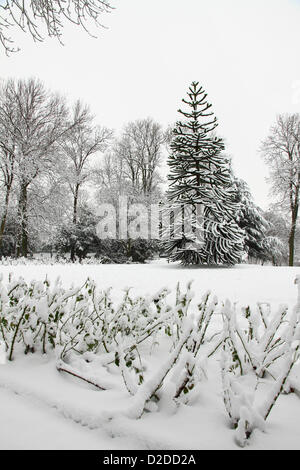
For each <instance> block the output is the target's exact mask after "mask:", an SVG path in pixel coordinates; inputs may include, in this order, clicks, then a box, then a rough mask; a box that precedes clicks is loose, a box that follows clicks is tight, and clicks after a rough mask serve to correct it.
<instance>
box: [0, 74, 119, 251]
mask: <svg viewBox="0 0 300 470" xmlns="http://www.w3.org/2000/svg"><path fill="white" fill-rule="evenodd" d="M110 138H111V131H110V130H108V129H106V128H105V127H99V126H95V125H94V123H93V116H92V115H91V112H90V110H89V108H88V107H87V106H85V105H83V104H82V103H81V102H80V101H78V102H76V103H75V105H74V106H73V107H72V108H69V107H68V106H67V103H66V101H65V99H64V98H63V97H62V96H60V95H58V94H55V93H52V92H50V91H48V90H47V89H46V88H45V87H44V85H43V83H42V82H40V81H39V80H35V79H30V80H18V81H17V80H13V79H11V80H8V81H6V82H4V83H3V84H2V86H1V90H0V184H1V199H2V200H1V209H2V210H1V222H0V251H1V248H2V246H3V242H4V237H5V236H6V225H7V221H8V218H9V216H10V215H13V217H14V220H15V222H16V227H17V233H15V234H14V238H15V254H16V255H17V256H27V253H28V234H29V231H30V225H32V226H34V228H35V230H36V231H37V232H39V231H40V232H41V231H42V229H43V228H46V225H47V224H48V226H51V225H52V223H53V220H54V219H56V221H57V219H58V217H59V213H63V214H62V215H63V216H65V215H66V212H70V210H69V208H68V206H69V205H70V200H73V204H72V207H73V209H72V213H73V216H72V218H73V221H75V222H76V214H77V205H78V197H79V190H80V188H81V186H82V184H83V183H84V182H85V180H86V179H87V177H88V175H89V171H90V170H89V162H90V157H91V156H93V155H95V154H96V153H97V152H98V151H102V150H104V148H105V145H106V144H107V142H108V140H109V139H110ZM64 203H65V204H66V207H65V211H62V210H61V209H62V208H63V204H64ZM46 231H47V230H46Z"/></svg>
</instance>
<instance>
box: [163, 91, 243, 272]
mask: <svg viewBox="0 0 300 470" xmlns="http://www.w3.org/2000/svg"><path fill="white" fill-rule="evenodd" d="M187 95H188V100H186V99H183V100H182V101H183V103H184V104H185V105H187V106H188V110H187V111H182V110H179V112H180V113H181V114H182V115H183V116H184V117H185V120H184V121H178V122H177V123H176V126H175V128H174V129H173V133H172V138H171V143H170V149H171V155H170V156H169V159H168V165H169V168H170V172H169V175H168V180H169V189H168V192H167V200H168V207H167V209H166V211H165V213H167V214H168V213H171V217H170V219H171V221H169V219H168V215H167V216H164V215H163V232H164V238H167V240H166V241H165V249H166V253H167V254H168V256H169V258H170V259H171V260H174V261H177V260H179V261H181V262H182V263H184V264H235V263H237V262H239V260H240V259H241V256H242V254H243V246H244V243H243V239H244V232H243V230H241V229H240V228H239V226H238V225H237V223H236V222H235V220H234V215H235V213H236V212H237V211H238V210H239V204H238V203H237V202H236V198H235V191H234V189H233V187H232V176H231V171H230V165H229V162H228V160H227V159H226V158H225V157H224V156H223V155H222V153H221V152H222V150H223V149H224V143H223V141H222V139H220V138H217V137H215V136H214V134H213V130H214V129H215V128H216V126H217V119H216V117H214V115H213V113H212V112H211V111H210V108H211V104H209V103H208V102H207V100H206V97H207V95H206V93H205V91H204V89H203V88H202V87H201V86H199V83H198V82H193V83H192V84H191V86H190V87H189V90H188V93H187ZM166 217H167V221H166ZM169 222H170V223H169Z"/></svg>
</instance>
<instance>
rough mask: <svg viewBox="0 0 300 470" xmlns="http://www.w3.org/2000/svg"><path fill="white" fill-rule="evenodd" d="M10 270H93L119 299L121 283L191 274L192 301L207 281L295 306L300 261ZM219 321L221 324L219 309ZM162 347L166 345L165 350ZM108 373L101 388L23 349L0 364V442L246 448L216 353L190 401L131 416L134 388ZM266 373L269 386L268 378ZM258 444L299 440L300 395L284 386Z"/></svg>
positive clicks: (150, 284)
mask: <svg viewBox="0 0 300 470" xmlns="http://www.w3.org/2000/svg"><path fill="white" fill-rule="evenodd" d="M0 272H1V273H2V274H3V276H4V280H8V276H9V273H10V272H12V273H13V275H14V277H17V276H22V277H24V278H25V280H27V281H31V280H32V279H37V280H44V279H45V277H46V275H47V277H48V279H50V280H55V279H56V278H57V276H60V277H61V279H62V282H63V285H65V286H66V287H67V286H70V285H71V284H74V285H75V286H79V285H81V284H83V283H84V281H85V280H86V278H87V277H90V278H91V279H94V280H95V281H96V283H97V285H98V286H99V287H101V288H107V287H112V288H113V291H112V297H113V298H114V299H115V300H116V301H119V300H120V299H121V298H122V295H123V292H122V289H124V288H125V287H132V288H133V291H134V293H137V294H146V293H149V294H153V293H154V292H155V291H157V290H159V289H161V288H162V287H164V286H167V287H169V288H170V289H172V291H175V287H176V284H177V282H178V281H179V282H180V283H181V285H182V287H184V286H185V285H186V283H187V282H188V281H190V280H194V283H193V290H194V292H195V297H194V300H193V305H196V302H199V301H200V299H201V296H202V295H203V294H204V293H205V291H207V289H210V290H211V291H212V293H214V294H216V295H217V297H218V298H219V300H220V301H225V300H226V299H227V298H228V299H230V300H231V302H237V303H238V304H239V305H243V306H247V305H249V304H250V305H255V304H256V303H257V302H258V301H259V302H269V303H271V305H272V306H273V307H274V308H275V310H276V307H278V306H279V305H280V304H283V303H284V304H288V305H289V306H290V307H292V306H293V305H294V304H295V303H296V300H297V289H296V287H297V286H295V284H294V280H295V277H296V275H297V274H299V273H300V268H288V267H279V268H274V267H269V266H263V267H262V266H255V265H239V266H236V267H234V268H184V267H181V266H177V265H174V264H167V263H166V262H165V261H160V262H156V263H151V264H148V265H97V266H92V265H86V266H78V265H75V266H69V265H57V266H47V265H37V266H34V265H27V266H24V265H21V266H1V267H0ZM213 324H215V325H219V321H218V318H216V319H215V323H213ZM162 351H164V352H163V353H162ZM167 358H168V349H167V348H166V349H165V350H164V349H160V355H159V356H158V355H157V354H155V352H154V354H153V364H152V367H153V368H155V365H157V367H159V365H160V364H161V363H162V362H164V361H165V360H166V359H167ZM101 373H102V374H103V375H102V377H101V380H102V381H103V383H106V384H109V385H110V387H108V388H110V390H105V391H99V390H96V388H94V387H93V386H91V385H89V384H86V383H85V382H82V381H80V380H78V379H76V378H74V377H71V376H69V375H66V374H64V373H59V372H57V370H56V368H55V359H54V357H53V356H52V355H51V354H49V355H47V356H44V357H43V356H41V355H40V354H39V353H37V354H34V355H31V354H29V355H27V356H23V355H18V356H17V357H16V359H15V360H14V361H12V362H7V363H6V364H5V365H0V449H166V450H169V449H239V447H237V445H236V443H235V441H234V430H233V429H231V427H230V423H229V419H228V415H227V414H226V411H225V407H224V403H223V398H222V391H221V390H222V387H221V378H220V364H219V359H218V355H217V354H216V355H214V356H213V357H212V358H211V359H209V362H208V365H207V378H205V379H203V380H202V382H201V389H200V393H199V395H198V397H197V399H195V401H194V403H193V404H190V405H184V404H182V405H180V407H179V408H175V407H172V406H170V404H169V403H167V402H164V401H162V402H159V404H158V410H156V411H153V412H150V413H144V414H143V416H142V418H141V419H138V420H136V419H131V418H130V417H129V416H128V413H127V411H128V410H129V409H130V406H131V404H132V401H133V399H134V397H130V395H129V394H128V392H127V390H126V388H125V386H123V387H120V381H119V380H118V379H119V377H117V376H116V375H114V374H108V373H107V376H106V375H105V374H104V372H103V370H102V372H101ZM263 386H264V385H263V383H262V387H263ZM249 446H250V447H249V448H251V449H300V399H299V397H298V396H297V395H296V394H294V393H292V394H288V395H281V396H280V398H279V400H278V401H277V403H276V406H275V407H274V409H273V410H272V412H271V414H270V416H269V418H268V421H267V426H266V430H265V432H261V431H259V430H255V431H254V432H253V434H252V436H251V438H250V440H249Z"/></svg>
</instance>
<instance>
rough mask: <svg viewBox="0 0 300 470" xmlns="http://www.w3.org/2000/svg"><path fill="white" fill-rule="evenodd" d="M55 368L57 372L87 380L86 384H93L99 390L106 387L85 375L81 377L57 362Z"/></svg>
mask: <svg viewBox="0 0 300 470" xmlns="http://www.w3.org/2000/svg"><path fill="white" fill-rule="evenodd" d="M56 370H57V371H58V372H65V373H66V374H70V375H72V376H73V377H76V378H77V379H80V380H83V381H84V382H87V383H88V384H90V385H93V386H94V387H96V388H98V389H99V390H106V388H104V387H102V386H100V385H99V384H97V383H96V382H93V381H92V380H90V379H87V378H86V377H82V375H79V374H78V373H76V372H74V371H73V370H70V369H66V368H65V367H63V366H61V365H59V364H57V366H56Z"/></svg>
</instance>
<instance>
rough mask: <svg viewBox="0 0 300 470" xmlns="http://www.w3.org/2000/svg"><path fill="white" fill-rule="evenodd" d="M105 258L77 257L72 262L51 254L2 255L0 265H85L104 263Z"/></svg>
mask: <svg viewBox="0 0 300 470" xmlns="http://www.w3.org/2000/svg"><path fill="white" fill-rule="evenodd" d="M106 262H107V261H106V259H105V258H104V257H100V258H94V257H92V258H83V259H82V260H81V261H79V259H77V260H75V261H74V262H72V261H71V260H70V258H65V257H63V256H53V257H52V258H50V257H46V256H45V257H44V258H43V257H41V258H24V257H20V258H11V257H2V258H1V259H0V265H2V266H18V265H29V266H31V265H34V266H38V265H45V264H46V265H50V266H52V265H57V264H72V265H73V264H80V265H85V264H104V263H106Z"/></svg>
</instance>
